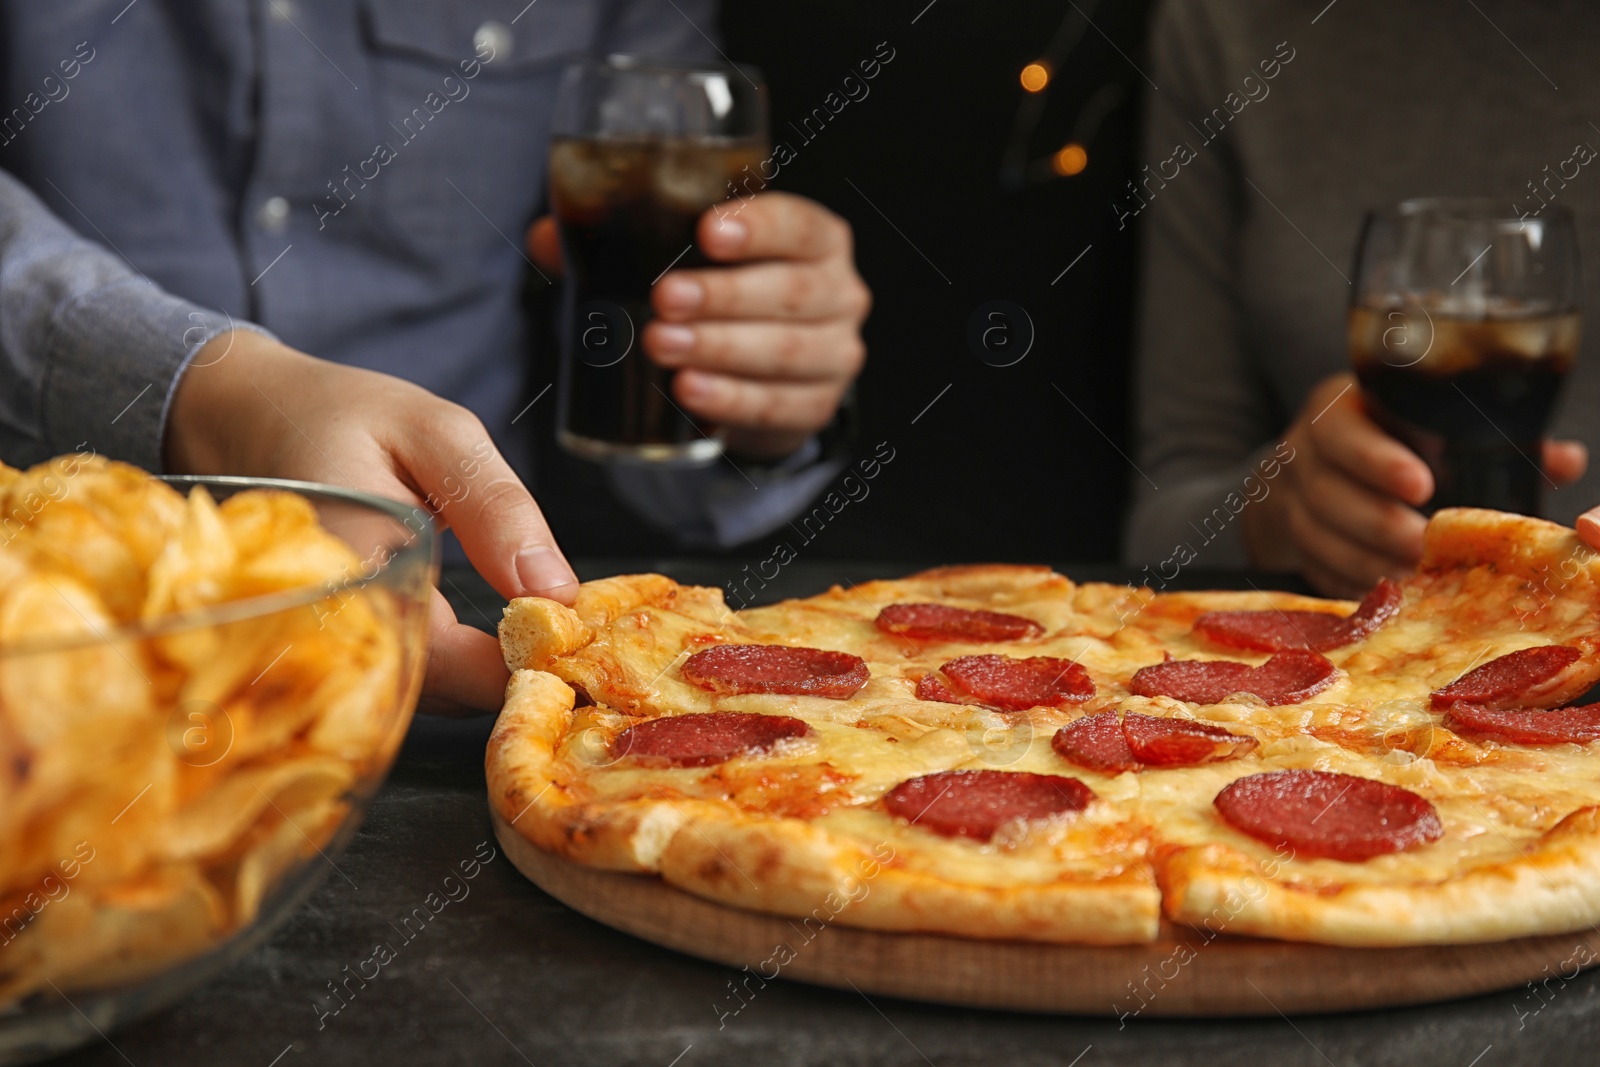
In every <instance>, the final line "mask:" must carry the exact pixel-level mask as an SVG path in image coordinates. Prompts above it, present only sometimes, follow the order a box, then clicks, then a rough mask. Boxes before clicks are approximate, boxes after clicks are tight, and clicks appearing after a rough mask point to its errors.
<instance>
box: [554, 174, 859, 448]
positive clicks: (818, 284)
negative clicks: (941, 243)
mask: <svg viewBox="0 0 1600 1067" xmlns="http://www.w3.org/2000/svg"><path fill="white" fill-rule="evenodd" d="M697 240H698V243H699V245H700V249H701V251H703V252H704V253H705V254H706V256H707V257H708V258H710V259H711V260H713V261H715V262H717V263H723V264H737V265H736V266H731V267H726V268H724V267H718V268H712V269H700V270H675V271H672V272H670V273H669V274H667V275H666V277H664V278H662V279H661V280H660V281H659V282H657V283H656V286H655V290H654V291H653V293H652V294H651V305H652V306H653V307H654V309H655V312H656V315H657V318H655V319H654V320H653V321H651V323H650V324H649V326H647V327H646V328H645V331H644V337H643V343H644V350H645V352H646V353H648V354H649V356H650V358H651V359H653V360H655V361H656V362H657V363H659V364H661V365H662V366H664V367H672V368H675V369H677V370H679V371H680V372H681V373H679V374H678V375H677V377H676V378H675V380H674V383H673V392H674V393H675V394H676V398H677V401H678V403H679V404H681V405H682V406H683V408H684V410H686V411H688V412H689V413H690V414H693V415H696V416H699V417H700V418H703V419H706V420H707V421H709V422H713V423H716V424H717V425H720V426H722V427H723V428H724V430H725V433H726V437H727V443H728V448H729V450H730V451H732V452H735V453H741V454H745V455H751V456H755V457H758V458H778V457H781V456H785V455H787V454H789V453H790V452H792V451H794V450H795V449H796V448H798V447H800V445H801V444H802V443H803V442H804V441H805V439H806V438H807V437H809V436H811V435H812V434H813V433H815V432H816V431H818V430H820V429H822V428H823V427H824V426H826V425H827V424H828V422H829V421H830V420H831V419H832V418H833V415H834V412H835V411H836V410H837V409H838V406H839V401H840V400H841V398H842V397H843V396H844V393H845V390H846V389H848V388H849V386H850V383H851V381H853V380H854V379H855V376H856V375H857V374H859V373H860V371H861V365H862V362H863V361H864V360H865V358H866V347H865V346H864V345H863V344H862V342H861V332H860V331H861V323H862V321H863V320H864V319H865V318H866V317H867V311H868V309H869V308H870V307H871V305H872V294H871V292H870V291H869V290H868V289H867V287H866V284H865V283H864V282H862V280H861V277H860V275H858V274H857V273H856V269H855V260H854V258H853V256H852V241H851V235H850V225H849V224H848V223H847V222H845V221H844V220H843V219H841V218H839V217H838V216H837V215H835V214H833V213H832V212H831V211H829V210H828V209H827V208H824V207H823V206H822V205H820V204H818V203H816V202H814V201H811V200H807V199H805V198H804V197H799V196H793V195H790V194H788V193H763V194H761V195H760V196H757V197H754V198H752V199H750V200H748V201H729V202H728V203H725V204H720V205H718V206H716V207H714V208H712V209H710V210H709V211H707V212H706V213H705V214H704V215H703V216H701V218H700V225H699V230H698V234H697ZM528 247H529V249H530V251H531V252H532V253H533V255H534V258H535V259H537V260H538V261H539V262H540V264H541V265H542V266H544V267H545V268H547V269H551V270H559V269H560V261H561V253H560V245H559V241H558V239H557V236H556V228H555V224H554V220H552V219H550V218H548V217H546V218H542V219H540V220H539V221H538V222H536V223H535V224H534V226H533V228H532V229H531V230H529V231H528Z"/></svg>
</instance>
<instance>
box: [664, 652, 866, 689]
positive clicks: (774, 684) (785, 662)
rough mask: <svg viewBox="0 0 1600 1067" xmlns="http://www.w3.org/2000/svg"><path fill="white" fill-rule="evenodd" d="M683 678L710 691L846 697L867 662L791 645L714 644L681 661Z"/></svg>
mask: <svg viewBox="0 0 1600 1067" xmlns="http://www.w3.org/2000/svg"><path fill="white" fill-rule="evenodd" d="M682 674H683V680H684V681H686V682H688V683H689V684H690V685H696V686H699V687H700V688H701V689H709V690H711V691H712V692H713V693H787V694H792V695H796V696H816V697H831V698H832V699H834V700H848V699H850V698H851V697H853V696H855V695H856V692H857V691H858V690H860V688H861V687H862V686H864V685H866V684H867V678H868V677H870V675H869V673H868V671H867V664H866V661H864V660H863V659H862V658H861V657H860V656H852V655H851V654H850V653H848V652H831V651H829V650H827V649H822V648H799V647H796V646H793V645H718V646H716V647H715V648H708V649H706V650H705V651H704V652H696V653H695V654H694V655H692V656H690V657H689V658H688V659H686V660H684V662H683V671H682Z"/></svg>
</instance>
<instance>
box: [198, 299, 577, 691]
mask: <svg viewBox="0 0 1600 1067" xmlns="http://www.w3.org/2000/svg"><path fill="white" fill-rule="evenodd" d="M166 461H167V468H168V470H170V471H171V472H173V473H174V474H240V475H250V476H256V477H272V478H296V479H300V480H303V481H312V482H324V483H327V484H330V485H335V486H339V487H342V488H350V489H361V490H364V491H366V492H369V493H376V494H377V495H379V496H384V497H388V498H390V499H393V500H399V501H403V502H405V503H407V504H412V505H416V506H418V507H422V508H426V509H427V510H428V511H429V512H431V513H432V514H433V515H434V517H435V518H436V520H437V521H438V522H439V524H440V525H441V526H449V527H450V528H452V529H454V530H455V532H456V536H457V537H458V538H460V540H461V544H462V547H463V548H465V549H466V552H467V557H468V558H469V559H470V560H471V561H472V563H473V565H474V566H475V567H477V569H478V573H480V574H482V575H483V576H484V578H485V579H487V580H488V582H489V584H490V585H492V586H494V588H495V590H496V591H497V592H499V593H500V594H501V595H502V596H505V597H507V598H510V597H515V596H525V595H539V596H546V597H551V598H553V599H556V600H561V601H563V602H566V603H571V601H572V598H573V596H574V595H576V593H577V579H576V577H575V576H574V575H573V573H572V568H571V567H570V566H568V565H567V561H566V559H565V558H564V557H563V556H562V554H561V550H560V549H559V548H557V547H556V543H555V538H554V537H553V536H551V533H550V528H549V526H547V525H546V524H545V521H544V516H543V515H542V514H540V512H539V507H538V505H537V504H535V503H534V502H533V497H531V496H529V495H528V491H527V489H525V488H523V485H522V482H521V481H520V480H518V478H517V476H516V475H515V474H514V473H513V472H512V470H511V468H510V467H509V466H508V465H507V464H506V461H505V459H504V458H502V457H501V455H500V453H499V452H498V451H496V449H495V447H494V445H493V443H492V442H490V440H489V434H488V432H487V431H485V430H484V428H483V424H482V423H481V422H479V421H478V419H477V417H476V416H474V415H473V414H472V413H471V412H469V411H467V410H466V409H465V408H462V407H459V406H458V405H456V404H452V403H450V402H449V401H447V400H442V399H440V398H439V397H437V396H434V395H433V394H432V393H429V392H428V391H426V390H424V389H421V388H419V387H418V386H415V385H412V384H410V383H409V382H404V381H401V380H400V379H398V378H392V377H390V376H388V375H386V374H379V373H377V372H375V371H368V370H360V369H358V368H355V367H345V366H341V365H339V364H337V363H328V362H326V361H324V360H320V359H314V358H313V357H311V356H308V355H306V354H305V353H303V352H297V351H295V350H294V349H292V348H288V347H286V346H284V345H281V344H278V343H276V342H274V341H270V340H268V339H267V338H265V337H262V336H261V335H260V334H257V333H253V332H250V331H245V330H240V331H235V332H232V333H227V334H223V335H222V336H220V337H217V338H215V339H214V340H212V341H211V342H210V343H209V344H208V345H206V347H205V348H203V349H201V350H200V352H199V354H198V355H197V356H196V358H195V360H194V362H193V364H192V365H191V366H190V368H189V369H188V371H186V372H185V373H184V376H183V378H182V379H181V380H180V382H179V385H178V390H177V392H176V394H175V395H174V397H173V400H172V411H171V414H170V416H169V418H168V422H167V436H166ZM429 623H430V627H429V628H430V631H431V632H430V635H429V656H428V673H427V681H426V684H425V691H426V693H427V695H428V698H429V699H428V700H427V701H426V702H425V704H424V709H425V710H431V711H459V710H461V709H464V708H483V709H494V708H498V707H499V706H500V703H501V700H502V698H503V696H504V692H505V685H506V681H507V678H508V675H507V673H506V668H505V663H504V662H503V660H502V659H501V656H500V645H499V642H498V641H496V640H495V639H494V638H493V637H490V636H489V635H488V634H485V633H483V632H481V631H479V630H475V629H473V628H472V627H470V626H464V625H461V624H460V623H459V622H457V621H456V617H455V613H454V612H453V611H451V610H450V606H449V604H448V603H446V601H445V599H444V597H443V596H442V595H440V594H439V593H438V591H435V592H434V603H433V607H432V611H431V614H430V619H429Z"/></svg>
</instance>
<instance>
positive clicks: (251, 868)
mask: <svg viewBox="0 0 1600 1067" xmlns="http://www.w3.org/2000/svg"><path fill="white" fill-rule="evenodd" d="M348 810H349V804H348V803H346V802H345V801H343V800H340V799H339V798H337V797H325V798H322V799H320V800H317V801H315V802H314V803H309V804H304V805H301V806H299V807H297V808H295V809H294V810H293V811H290V812H287V813H285V814H284V815H283V816H282V818H281V819H279V821H278V822H277V823H276V824H269V825H268V826H267V827H265V828H263V829H262V830H261V831H260V832H259V833H258V834H256V835H252V840H251V841H250V842H249V844H248V847H247V849H246V850H245V853H244V856H243V858H242V859H240V860H239V864H238V866H237V867H236V868H235V870H234V877H233V921H234V922H235V923H236V924H239V925H243V924H245V923H248V922H250V921H251V920H253V919H254V918H255V917H256V913H257V912H259V911H260V910H261V902H262V901H263V900H264V899H265V898H266V895H267V894H268V892H270V891H271V889H272V887H273V886H274V885H275V884H277V882H278V881H279V879H281V878H282V877H283V875H284V874H286V873H287V872H288V871H289V869H290V868H291V867H293V866H294V865H295V864H296V863H298V862H301V861H310V860H312V859H315V860H316V861H317V862H318V863H321V862H323V859H322V857H321V856H318V855H317V847H316V844H315V843H316V842H318V841H324V842H325V841H327V840H328V839H329V838H331V837H332V836H333V833H334V831H335V830H336V829H338V826H339V824H340V823H342V822H343V821H344V817H345V813H346V812H347V811H348Z"/></svg>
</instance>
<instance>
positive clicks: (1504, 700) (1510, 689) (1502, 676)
mask: <svg viewBox="0 0 1600 1067" xmlns="http://www.w3.org/2000/svg"><path fill="white" fill-rule="evenodd" d="M1582 655H1583V654H1582V653H1581V652H1579V651H1578V650H1577V649H1575V648H1573V647H1571V646H1570V645H1539V646H1538V647H1536V648H1524V649H1522V650H1521V651H1520V652H1511V653H1508V654H1506V655H1504V656H1501V657H1500V658H1498V659H1492V660H1490V661H1489V662H1488V663H1485V664H1484V665H1483V666H1481V667H1479V668H1477V669H1475V670H1470V671H1468V672H1467V673H1466V674H1463V675H1462V676H1461V677H1459V678H1457V679H1456V680H1455V681H1453V682H1451V683H1450V684H1449V685H1447V686H1445V687H1444V688H1443V689H1439V690H1436V691H1435V692H1434V694H1433V696H1432V701H1433V706H1434V707H1436V708H1446V707H1449V706H1450V705H1451V704H1455V703H1457V702H1466V703H1471V704H1479V705H1482V706H1483V707H1486V708H1511V707H1523V706H1526V705H1527V704H1529V703H1532V702H1534V701H1537V700H1538V699H1539V697H1540V696H1541V695H1543V694H1544V692H1545V691H1546V690H1547V689H1548V688H1549V683H1551V682H1554V681H1556V679H1557V678H1558V676H1559V675H1560V674H1561V672H1562V671H1564V670H1566V669H1567V668H1568V667H1570V666H1572V665H1573V664H1574V663H1576V662H1578V660H1579V659H1581V658H1582Z"/></svg>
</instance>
